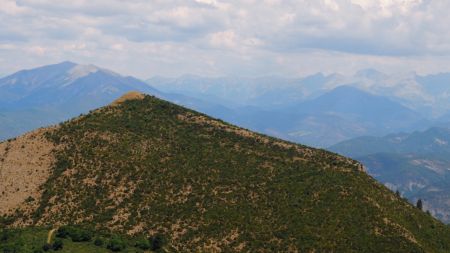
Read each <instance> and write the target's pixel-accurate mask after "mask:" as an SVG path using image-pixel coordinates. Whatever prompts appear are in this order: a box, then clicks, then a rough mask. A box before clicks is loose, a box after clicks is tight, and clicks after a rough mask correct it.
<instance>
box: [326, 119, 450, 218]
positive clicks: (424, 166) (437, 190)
mask: <svg viewBox="0 0 450 253" xmlns="http://www.w3.org/2000/svg"><path fill="white" fill-rule="evenodd" d="M329 150H332V151H335V152H338V153H340V154H342V155H346V156H349V157H352V158H354V159H356V160H358V161H360V162H362V163H363V164H364V165H365V167H366V168H367V171H368V173H369V174H371V175H372V176H374V177H375V178H376V179H377V180H378V181H380V182H382V183H384V184H385V185H386V186H388V187H389V188H391V189H392V190H394V191H395V190H398V191H400V192H401V193H402V194H403V195H404V196H405V197H407V198H408V199H410V200H411V201H412V202H415V201H417V199H419V198H420V199H423V200H424V204H425V207H426V208H427V209H428V210H430V212H431V213H432V214H433V215H435V216H436V217H438V218H440V219H441V220H443V221H445V222H447V223H448V222H450V201H449V200H450V129H448V128H437V127H435V128H430V129H428V130H426V131H423V132H413V133H410V134H406V133H401V134H390V135H387V136H385V137H359V138H355V139H352V140H348V141H344V142H341V143H339V144H336V145H334V146H332V147H330V148H329Z"/></svg>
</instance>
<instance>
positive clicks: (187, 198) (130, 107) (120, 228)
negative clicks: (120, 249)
mask: <svg viewBox="0 0 450 253" xmlns="http://www.w3.org/2000/svg"><path fill="white" fill-rule="evenodd" d="M44 132H46V133H43V134H42V135H41V136H43V137H45V138H47V140H48V141H50V142H52V143H54V145H56V147H57V148H55V149H53V153H52V154H53V155H54V158H55V161H54V165H53V167H52V168H51V172H52V173H51V174H50V175H49V177H48V179H47V181H46V182H45V184H44V185H43V186H42V189H43V191H42V195H41V196H40V197H37V198H35V199H34V200H31V201H29V202H27V203H26V205H25V206H26V208H22V209H21V210H19V211H18V212H13V213H14V215H13V217H11V218H12V220H11V219H9V221H10V222H12V224H16V225H19V224H40V225H44V224H47V225H50V224H55V223H56V224H61V223H62V224H64V223H79V224H92V223H95V224H97V225H98V227H97V229H101V228H105V229H108V230H113V231H116V232H118V233H125V232H128V233H130V234H134V235H149V234H150V235H151V234H154V233H160V234H161V235H163V236H164V238H165V241H166V242H167V245H166V249H168V250H169V251H182V252H186V251H208V250H226V249H228V250H230V251H236V252H241V251H242V252H246V251H278V252H286V251H346V252H349V251H350V252H373V251H383V252H398V251H404V252H423V251H426V252H447V251H448V250H449V249H450V241H449V240H448V237H447V234H448V233H449V230H448V227H446V226H444V225H443V224H442V223H440V222H439V221H437V220H435V219H433V218H432V217H431V216H429V215H427V214H426V213H424V212H422V211H420V210H418V209H417V208H415V207H413V206H411V205H410V204H408V203H406V202H405V201H404V200H402V199H401V198H397V197H396V196H395V195H394V194H393V193H392V192H391V191H389V190H388V189H387V188H385V187H383V186H382V185H380V184H378V183H377V182H375V181H374V180H373V179H372V178H371V177H369V176H367V174H366V173H365V172H364V171H363V170H362V167H361V165H360V164H358V163H357V162H355V161H353V160H351V159H348V158H344V157H341V156H338V155H335V154H333V153H330V152H327V151H324V150H318V149H313V148H309V147H305V146H301V145H296V144H292V143H289V142H285V141H281V140H278V139H274V138H271V137H267V136H264V135H260V134H256V133H253V132H250V131H248V130H245V129H242V128H238V127H235V126H232V125H229V124H227V123H224V122H222V121H219V120H215V119H212V118H209V117H208V116H206V115H203V114H200V113H197V112H195V111H191V110H188V109H185V108H182V107H180V106H176V105H174V104H171V103H168V102H165V101H162V100H159V99H156V98H154V97H149V96H147V97H145V98H143V99H140V100H128V101H124V102H122V103H120V104H117V105H114V106H109V107H104V108H101V109H99V110H95V111H93V112H91V113H89V114H87V115H84V116H81V117H79V118H76V119H73V120H71V121H68V122H65V123H62V124H60V125H59V126H58V127H56V128H54V129H47V130H45V129H44ZM16 141H17V140H16ZM16 141H15V140H12V141H10V142H9V144H8V143H5V144H6V145H15V142H16ZM16 146H20V145H16ZM23 148H24V149H27V148H28V145H25V146H24V147H23ZM24 159H26V157H25V158H24ZM0 168H1V166H0ZM10 224H11V223H10Z"/></svg>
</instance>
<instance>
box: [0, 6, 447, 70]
mask: <svg viewBox="0 0 450 253" xmlns="http://www.w3.org/2000/svg"><path fill="white" fill-rule="evenodd" d="M449 10H450V1H448V0H292V1H291V0H283V1H282V0H230V1H225V0H192V1H188V0H185V1H177V0H126V1H125V0H17V1H12V0H0V75H5V74H9V73H11V72H13V71H16V70H19V69H23V68H31V67H35V66H39V65H45V64H50V63H56V62H60V61H64V60H71V61H75V62H79V63H92V64H95V65H99V66H102V67H105V68H110V69H112V70H115V71H118V72H121V73H124V74H129V75H135V76H137V77H140V78H148V77H150V76H155V75H162V76H178V75H182V74H186V73H191V74H198V75H205V76H218V75H240V76H263V75H286V76H302V75H306V74H310V73H314V72H318V71H322V72H326V73H330V72H341V73H352V72H355V71H356V70H358V69H362V68H377V69H379V70H381V71H385V72H388V73H390V72H397V71H417V72H419V73H432V72H433V73H434V72H441V71H450V15H449V14H448V11H449Z"/></svg>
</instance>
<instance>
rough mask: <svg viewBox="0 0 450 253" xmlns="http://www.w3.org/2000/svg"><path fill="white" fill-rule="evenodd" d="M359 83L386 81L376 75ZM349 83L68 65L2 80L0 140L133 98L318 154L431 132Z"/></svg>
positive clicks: (416, 116)
mask: <svg viewBox="0 0 450 253" xmlns="http://www.w3.org/2000/svg"><path fill="white" fill-rule="evenodd" d="M357 76H358V77H359V78H360V79H361V80H366V79H367V78H371V79H370V80H380V79H381V78H385V77H384V75H381V74H380V73H378V72H375V71H365V72H359V73H358V74H357ZM344 80H346V78H345V77H343V76H341V75H337V74H334V75H328V76H325V75H323V74H320V73H319V74H316V75H312V76H309V77H306V78H300V79H286V78H281V77H266V78H200V77H195V76H183V77H181V78H178V79H170V78H152V79H150V80H149V81H148V83H149V84H147V83H145V82H143V81H141V80H138V79H136V78H133V77H125V76H121V75H119V74H117V73H114V72H112V71H109V70H106V69H103V68H100V67H96V66H93V65H79V64H75V63H72V62H63V63H60V64H55V65H49V66H44V67H40V68H36V69H32V70H23V71H19V72H17V73H15V74H13V75H10V76H7V77H5V78H2V79H0V96H1V97H2V98H3V99H2V100H1V101H0V119H1V121H0V130H1V131H0V139H5V138H9V137H13V136H16V135H18V134H20V133H23V132H25V131H28V130H31V129H33V128H36V127H40V126H45V125H49V124H54V123H56V122H59V121H61V120H65V119H68V118H70V117H73V116H76V115H78V114H80V113H86V112H88V111H89V110H91V109H93V108H96V107H99V106H102V105H105V104H108V103H109V102H111V101H112V100H114V99H115V98H117V97H118V96H119V94H122V93H123V92H126V91H130V90H137V91H140V92H144V93H147V94H153V95H156V96H157V97H160V98H164V99H167V100H169V101H172V102H175V103H177V104H181V105H184V106H187V107H189V108H192V109H195V110H198V111H201V112H204V113H206V114H208V115H211V116H214V117H217V118H221V119H223V120H226V121H229V122H231V123H234V124H237V125H240V126H243V127H246V128H249V129H251V130H254V131H258V132H262V133H266V134H269V135H273V136H277V137H280V138H283V139H287V140H291V141H295V142H299V143H304V144H308V145H311V146H316V147H327V146H330V145H332V144H335V143H337V142H340V141H343V140H347V139H350V138H354V137H358V136H363V135H375V136H381V135H384V134H388V133H392V132H398V131H413V130H421V129H425V128H426V127H427V126H429V125H430V124H431V123H430V122H429V119H427V118H426V117H424V116H423V115H422V114H421V113H418V112H416V111H414V110H412V109H410V108H408V107H406V106H404V105H403V104H402V103H400V102H399V101H394V100H393V99H392V98H388V97H384V96H381V95H376V94H372V93H369V92H367V91H363V90H361V88H358V87H360V86H361V87H362V86H364V85H365V84H364V85H362V84H361V85H351V86H349V85H340V86H339V85H338V83H342V82H344ZM349 81H350V80H349ZM154 87H155V88H154ZM440 123H441V124H446V123H445V120H441V121H440Z"/></svg>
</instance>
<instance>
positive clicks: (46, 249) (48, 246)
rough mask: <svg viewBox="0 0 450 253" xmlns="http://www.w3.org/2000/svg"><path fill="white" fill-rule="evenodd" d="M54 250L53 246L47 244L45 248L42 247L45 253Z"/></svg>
mask: <svg viewBox="0 0 450 253" xmlns="http://www.w3.org/2000/svg"><path fill="white" fill-rule="evenodd" d="M51 248H52V245H50V244H48V243H46V244H44V246H42V250H44V251H49V250H50V249H51Z"/></svg>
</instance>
